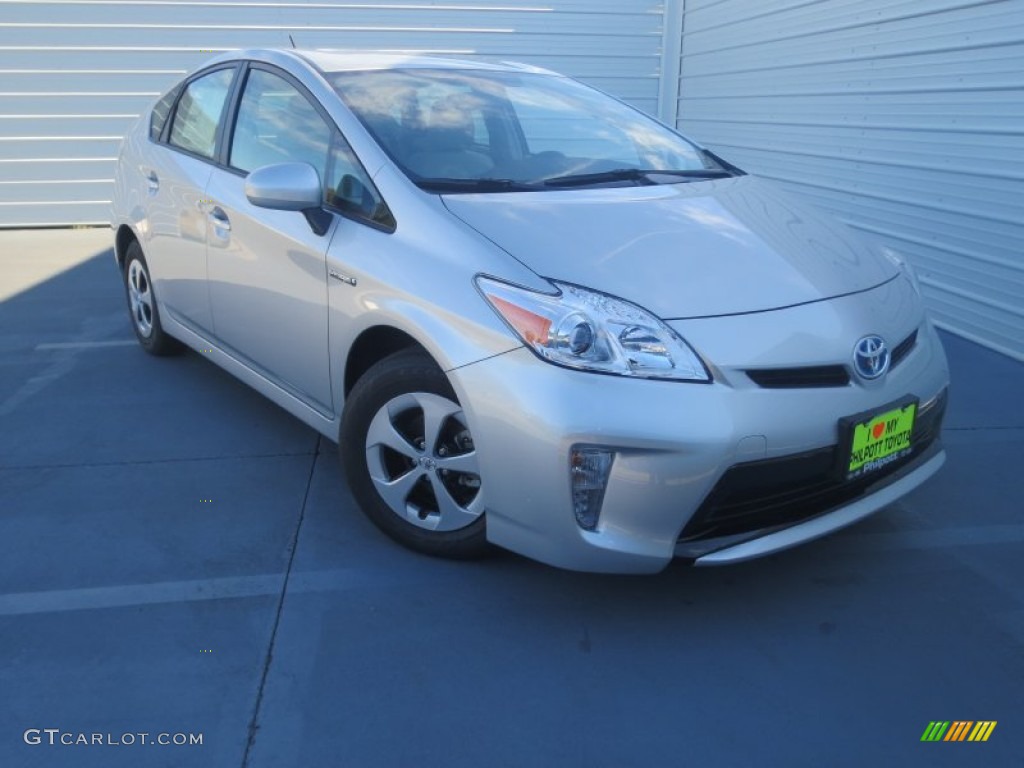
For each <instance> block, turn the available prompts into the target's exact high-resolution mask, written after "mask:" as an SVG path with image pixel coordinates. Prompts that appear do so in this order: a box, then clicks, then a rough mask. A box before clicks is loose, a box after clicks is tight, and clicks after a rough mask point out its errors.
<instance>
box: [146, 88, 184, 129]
mask: <svg viewBox="0 0 1024 768" xmlns="http://www.w3.org/2000/svg"><path fill="white" fill-rule="evenodd" d="M179 91H181V86H180V85H176V86H174V88H172V89H171V90H170V91H169V92H168V94H167V95H166V96H164V97H163V98H162V99H160V101H158V102H157V103H156V106H155V107H153V113H152V114H151V115H150V116H149V138H151V139H152V140H153V141H160V134H162V133H163V132H164V124H165V123H166V122H167V116H168V115H169V114H171V107H172V106H174V100H175V99H176V98H178V92H179Z"/></svg>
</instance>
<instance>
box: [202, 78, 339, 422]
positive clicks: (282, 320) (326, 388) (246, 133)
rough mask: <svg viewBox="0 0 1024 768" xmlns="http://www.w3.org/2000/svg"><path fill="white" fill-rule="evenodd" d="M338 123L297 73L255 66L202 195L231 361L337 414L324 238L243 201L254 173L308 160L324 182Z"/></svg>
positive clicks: (221, 329)
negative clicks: (317, 102)
mask: <svg viewBox="0 0 1024 768" xmlns="http://www.w3.org/2000/svg"><path fill="white" fill-rule="evenodd" d="M331 137H332V126H331V124H330V123H329V122H328V120H327V119H326V118H325V116H324V115H323V114H321V112H320V111H319V110H318V109H317V108H316V107H315V106H314V102H313V99H312V97H311V96H310V95H309V94H308V93H307V92H306V91H305V90H304V89H303V88H302V87H301V85H300V84H299V83H298V82H297V81H296V80H295V79H294V78H292V77H291V76H290V75H287V74H286V73H284V72H282V71H280V70H276V69H275V68H272V67H269V66H266V65H263V64H251V65H250V67H249V69H248V72H247V74H246V75H245V81H244V83H243V85H242V91H241V94H240V97H239V100H238V107H237V114H236V118H235V121H234V129H233V132H232V133H231V135H229V136H225V141H226V142H227V145H226V149H225V154H224V156H223V157H222V160H223V161H224V162H225V164H226V167H223V166H222V167H218V168H216V169H214V171H213V173H212V175H211V177H210V181H209V185H208V186H207V191H206V195H205V197H206V198H207V204H208V206H209V224H210V232H209V237H208V240H207V242H208V246H209V247H208V251H207V269H208V273H209V284H210V301H211V305H212V307H213V323H214V333H215V336H216V338H217V340H218V342H219V343H220V344H221V345H222V346H223V347H224V348H225V349H226V350H227V351H228V352H229V353H231V354H232V355H234V356H235V357H237V358H238V359H239V360H241V361H242V362H243V363H245V364H246V365H248V366H249V367H251V368H253V369H254V370H256V371H257V372H259V373H260V374H261V375H263V376H265V377H266V378H268V379H270V380H271V381H273V382H274V383H275V384H277V385H278V386H280V387H282V388H283V389H285V390H286V391H288V392H289V393H291V394H292V395H293V396H295V397H298V398H299V399H301V400H302V401H303V402H305V403H307V404H308V405H310V406H311V407H313V408H315V409H317V410H318V411H320V412H321V413H323V414H324V415H327V416H330V415H331V414H332V411H333V408H332V405H331V380H330V368H329V358H328V339H327V321H328V310H327V266H326V260H325V253H326V251H327V246H328V244H329V243H330V241H331V237H332V236H333V234H334V231H335V229H336V227H337V222H338V217H336V216H334V217H332V221H331V224H330V226H329V227H328V229H327V232H326V233H325V234H324V235H317V234H315V233H314V232H313V230H312V229H311V227H310V225H309V223H308V222H307V221H306V218H305V216H303V214H302V213H300V212H296V211H279V210H270V209H267V208H259V207H256V206H254V205H252V203H250V202H249V200H248V199H247V198H246V196H245V177H246V175H247V173H248V172H249V171H252V170H255V169H256V168H260V167H262V166H266V165H272V164H276V163H285V162H303V163H309V164H310V165H312V166H313V167H314V168H315V169H316V170H317V173H319V175H320V179H321V181H323V179H324V178H325V177H326V173H327V166H328V157H329V154H330V148H331Z"/></svg>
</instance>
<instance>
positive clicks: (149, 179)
mask: <svg viewBox="0 0 1024 768" xmlns="http://www.w3.org/2000/svg"><path fill="white" fill-rule="evenodd" d="M146 186H148V187H149V194H151V195H155V194H156V193H157V190H159V189H160V179H159V177H158V176H157V175H156V172H155V171H150V172H149V173H147V174H146Z"/></svg>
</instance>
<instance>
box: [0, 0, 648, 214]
mask: <svg viewBox="0 0 1024 768" xmlns="http://www.w3.org/2000/svg"><path fill="white" fill-rule="evenodd" d="M289 34H291V36H292V37H293V38H294V40H295V44H296V45H297V46H298V47H305V48H348V49H359V48H365V49H374V50H390V51H420V52H428V53H443V54H450V55H456V56H466V57H481V58H484V59H488V60H505V59H509V60H522V61H527V62H530V63H532V64H535V65H538V66H542V67H550V68H551V69H555V70H558V71H561V72H565V73H567V74H571V75H574V76H576V77H579V78H581V79H583V80H585V81H587V82H589V83H591V84H593V85H596V86H597V87H599V88H602V89H604V90H607V91H609V92H611V93H614V94H616V95H618V96H620V97H622V98H624V99H626V100H627V101H629V102H631V103H633V104H635V105H637V106H638V107H640V108H642V109H645V110H647V111H649V112H652V113H653V112H655V111H656V110H657V106H658V103H657V102H658V85H659V67H660V64H661V60H660V52H661V46H662V4H661V2H660V1H659V2H655V1H654V0H631V1H630V2H623V1H622V0H536V1H532V0H499V2H496V3H490V2H466V1H465V0H452V1H451V2H415V1H412V2H390V1H389V2H372V0H371V1H370V2H362V3H349V2H330V0H326V1H324V2H288V1H287V0H279V1H277V2H265V1H263V0H253V1H252V2H250V1H248V0H216V1H211V2H206V1H204V0H138V1H130V0H31V1H28V0H0V226H6V227H10V226H26V225H46V224H75V223H98V222H106V221H107V217H108V201H109V199H110V195H111V187H112V182H111V179H112V177H113V166H114V157H115V155H116V152H117V146H118V142H119V141H120V138H121V136H122V135H123V134H124V132H125V131H126V130H127V128H128V126H129V125H130V124H131V122H132V121H133V120H134V119H135V117H136V116H137V115H139V114H140V113H141V112H142V111H143V110H144V109H146V108H147V106H148V105H149V104H150V103H152V101H153V100H154V99H155V98H156V96H157V95H158V94H159V93H161V92H162V91H163V90H165V89H166V88H167V87H168V86H169V85H171V84H172V83H173V82H174V81H175V80H177V79H178V78H179V77H180V76H181V75H182V74H183V73H184V72H186V71H187V70H189V69H191V68H193V67H195V66H197V65H199V64H200V63H202V61H204V60H205V59H207V58H209V57H210V55H211V53H213V52H217V53H219V52H221V51H222V50H225V49H230V48H246V47H264V46H266V47H271V46H273V47H288V46H289V41H288V35H289Z"/></svg>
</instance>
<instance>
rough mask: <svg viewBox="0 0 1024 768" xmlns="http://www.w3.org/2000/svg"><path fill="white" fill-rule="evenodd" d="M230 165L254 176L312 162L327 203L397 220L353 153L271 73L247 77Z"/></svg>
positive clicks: (384, 221) (378, 219) (385, 221)
mask: <svg viewBox="0 0 1024 768" xmlns="http://www.w3.org/2000/svg"><path fill="white" fill-rule="evenodd" d="M229 163H230V165H231V166H232V167H234V168H237V169H238V170H241V171H247V172H248V171H253V170H255V169H257V168H260V167H262V166H264V165H275V164H277V163H308V164H309V165H311V166H313V167H314V168H315V169H316V172H317V173H318V174H319V175H320V179H321V181H322V182H323V185H324V203H325V204H326V205H329V206H331V207H333V208H337V209H338V210H340V211H342V212H343V213H347V214H350V215H352V216H355V217H357V218H362V219H367V220H369V221H372V222H374V223H376V224H380V225H381V226H384V227H393V226H394V219H392V218H391V213H390V211H389V210H388V208H387V206H386V205H384V201H383V200H382V199H381V197H380V194H379V193H378V192H377V189H376V187H374V185H373V182H371V181H370V177H369V176H368V175H367V173H366V171H365V170H364V169H363V166H362V165H361V164H360V162H359V160H358V159H357V158H356V156H355V153H354V152H353V151H352V148H351V147H350V146H349V145H348V142H346V141H345V140H344V139H343V138H342V137H341V134H340V133H338V131H337V130H335V129H333V128H332V127H331V126H330V125H329V124H328V123H327V122H326V121H325V120H324V118H323V117H322V116H321V115H320V113H319V112H318V111H317V110H316V109H315V108H314V107H313V105H312V104H311V103H310V102H309V100H308V99H307V98H306V97H305V96H304V95H303V94H302V93H301V92H300V91H299V90H298V89H297V88H296V87H295V86H294V85H292V84H291V83H289V82H288V81H287V80H285V79H284V78H282V77H279V76H278V75H275V74H274V73H272V72H267V71H265V70H262V69H254V70H252V71H251V72H250V73H249V77H248V79H247V81H246V84H245V91H244V92H243V94H242V100H241V102H240V103H239V106H238V118H237V120H236V121H235V132H234V136H233V137H232V139H231V154H230V160H229Z"/></svg>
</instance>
